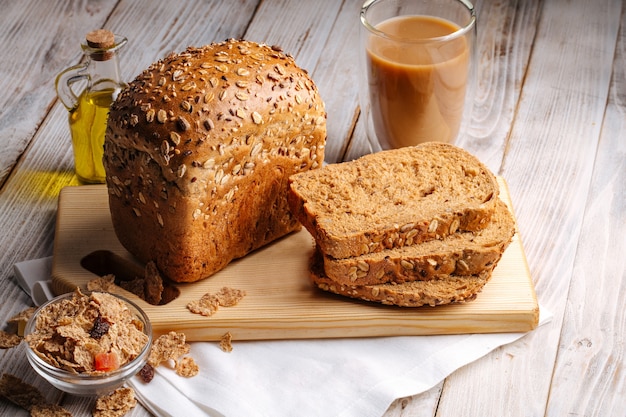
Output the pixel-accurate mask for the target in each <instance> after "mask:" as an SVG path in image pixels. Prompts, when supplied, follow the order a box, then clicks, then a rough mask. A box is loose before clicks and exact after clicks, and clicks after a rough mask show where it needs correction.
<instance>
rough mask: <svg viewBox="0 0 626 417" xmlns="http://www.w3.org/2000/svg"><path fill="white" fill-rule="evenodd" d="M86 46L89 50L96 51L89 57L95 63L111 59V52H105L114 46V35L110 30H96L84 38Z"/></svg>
mask: <svg viewBox="0 0 626 417" xmlns="http://www.w3.org/2000/svg"><path fill="white" fill-rule="evenodd" d="M86 40H87V45H88V46H89V47H90V48H93V49H98V51H96V52H94V53H93V54H92V55H91V58H92V59H94V60H96V61H107V60H109V59H111V58H112V57H113V52H107V51H106V50H107V49H110V48H112V47H114V46H115V35H114V34H113V32H111V31H110V30H106V29H97V30H93V31H91V32H89V33H88V34H87V36H86Z"/></svg>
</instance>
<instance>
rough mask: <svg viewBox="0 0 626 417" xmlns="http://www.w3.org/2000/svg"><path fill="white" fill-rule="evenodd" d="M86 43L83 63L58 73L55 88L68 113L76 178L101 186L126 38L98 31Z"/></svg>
mask: <svg viewBox="0 0 626 417" xmlns="http://www.w3.org/2000/svg"><path fill="white" fill-rule="evenodd" d="M85 40H86V43H85V44H82V45H81V46H82V49H83V52H84V54H85V56H86V58H87V59H86V61H85V62H83V63H81V64H79V65H75V66H73V67H70V68H66V69H65V70H63V71H62V72H61V73H59V74H58V75H57V78H56V82H55V87H56V90H57V95H58V97H59V99H60V100H61V102H62V103H63V105H64V106H65V107H66V108H67V110H68V111H69V127H70V133H71V136H72V148H73V150H74V170H75V172H76V177H77V178H78V180H79V181H80V182H81V183H103V182H105V181H106V173H105V170H104V166H103V164H102V156H103V154H104V134H105V131H106V127H107V119H108V117H109V108H110V106H111V104H113V102H114V101H115V98H116V97H117V94H118V93H119V92H120V91H121V90H122V89H123V88H125V87H126V83H124V82H123V81H122V79H121V77H120V68H119V59H118V55H117V52H118V51H119V49H120V48H121V47H122V46H124V45H125V44H126V38H124V37H120V36H118V35H115V34H114V33H113V32H111V31H109V30H105V29H98V30H94V31H91V32H89V33H88V34H87V36H86V39H85ZM79 88H81V89H80V90H79V91H80V92H77V91H76V90H78V89H79ZM75 89H76V90H75Z"/></svg>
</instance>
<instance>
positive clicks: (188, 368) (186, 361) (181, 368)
mask: <svg viewBox="0 0 626 417" xmlns="http://www.w3.org/2000/svg"><path fill="white" fill-rule="evenodd" d="M199 371H200V368H199V367H198V364H197V363H196V361H195V360H194V359H193V358H192V357H191V356H185V357H183V358H181V359H180V360H179V361H178V362H177V363H176V373H177V374H178V375H180V376H184V377H187V378H190V377H192V376H196V375H198V372H199Z"/></svg>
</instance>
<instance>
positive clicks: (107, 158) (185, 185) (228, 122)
mask: <svg viewBox="0 0 626 417" xmlns="http://www.w3.org/2000/svg"><path fill="white" fill-rule="evenodd" d="M325 139H326V113H325V110H324V104H323V102H322V100H321V98H320V96H319V93H318V90H317V88H316V86H315V84H314V82H313V81H312V80H311V78H310V77H309V76H308V75H307V73H306V72H305V71H304V70H302V69H301V68H299V67H298V66H297V65H296V63H295V62H294V60H293V58H292V57H290V56H289V55H286V54H285V53H283V52H282V51H281V50H280V48H277V47H270V46H267V45H260V44H256V43H253V42H247V41H236V40H228V41H225V42H222V43H218V44H211V45H208V46H205V47H201V48H188V49H187V50H186V51H184V52H182V53H180V54H171V55H170V56H168V57H166V58H164V59H162V60H160V61H158V62H156V63H154V64H152V65H151V66H150V67H149V68H148V69H146V70H145V71H144V72H143V73H141V74H140V75H139V76H138V77H137V78H136V79H135V80H134V81H132V82H131V83H130V85H129V87H128V88H127V89H125V90H124V91H123V92H122V93H121V94H120V96H119V97H118V98H117V100H116V101H115V102H114V104H113V105H112V107H111V111H110V115H109V119H108V126H107V131H106V139H105V151H104V166H105V170H106V182H107V187H108V191H109V204H110V210H111V219H112V221H113V226H114V229H115V232H116V234H117V237H118V238H119V240H120V242H121V243H122V245H123V246H124V247H125V248H126V249H127V250H128V251H129V252H130V253H131V254H133V255H135V256H136V257H137V258H138V259H139V260H141V261H144V262H148V261H151V260H152V261H154V262H155V263H156V265H157V267H158V269H159V270H160V271H161V273H162V274H163V275H164V276H165V277H167V278H169V279H171V280H174V281H177V282H193V281H197V280H199V279H202V278H205V277H207V276H210V275H211V274H213V273H215V272H216V271H218V270H220V269H221V268H223V267H224V266H226V264H228V263H229V262H230V261H231V260H233V259H235V258H238V257H241V256H244V255H245V254H247V253H249V252H250V251H253V250H255V249H257V248H259V247H261V246H263V245H265V244H267V243H269V242H271V241H273V240H275V239H277V238H279V237H281V236H283V235H285V234H287V233H289V232H291V231H294V230H296V229H298V228H299V227H300V225H299V223H298V221H297V220H296V219H295V218H294V217H293V216H292V215H291V213H290V211H289V207H288V204H287V198H286V195H287V190H288V182H287V180H288V178H289V176H290V175H292V174H294V173H297V172H301V171H306V170H310V169H315V168H317V167H319V166H321V164H322V162H323V159H324V145H325Z"/></svg>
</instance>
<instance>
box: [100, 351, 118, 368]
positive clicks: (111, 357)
mask: <svg viewBox="0 0 626 417" xmlns="http://www.w3.org/2000/svg"><path fill="white" fill-rule="evenodd" d="M94 361H95V364H94V367H95V368H96V371H101V372H111V371H115V370H116V369H119V367H120V360H119V358H118V357H117V355H116V354H115V353H114V352H103V353H98V354H97V355H96V356H95V358H94Z"/></svg>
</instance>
